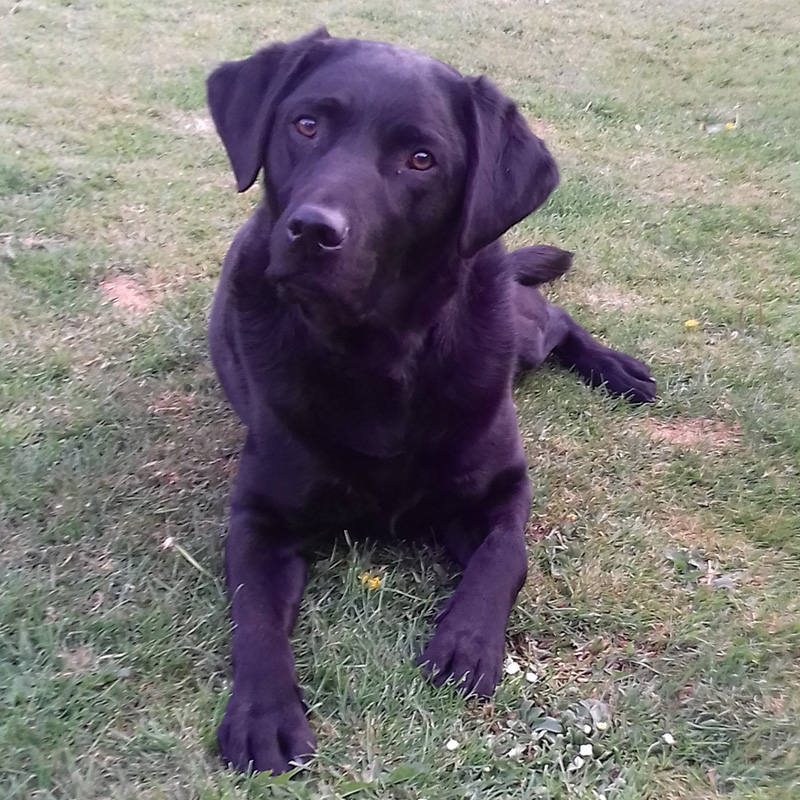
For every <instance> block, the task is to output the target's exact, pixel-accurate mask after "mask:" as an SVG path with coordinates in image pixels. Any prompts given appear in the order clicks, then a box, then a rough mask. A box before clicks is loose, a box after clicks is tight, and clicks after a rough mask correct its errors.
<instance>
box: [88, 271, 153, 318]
mask: <svg viewBox="0 0 800 800" xmlns="http://www.w3.org/2000/svg"><path fill="white" fill-rule="evenodd" d="M100 291H102V293H103V295H104V296H105V298H106V299H107V300H109V301H110V302H111V303H112V304H113V305H114V307H115V308H117V309H119V310H120V311H122V312H125V313H127V314H129V315H131V316H136V317H142V316H144V315H145V314H148V313H149V312H150V311H151V310H152V309H153V306H154V304H155V303H154V300H153V298H152V296H151V295H150V293H149V292H148V291H147V290H146V289H144V288H143V287H142V286H140V285H139V284H138V283H137V282H136V281H135V280H134V279H133V278H131V277H129V276H127V275H118V276H116V277H114V278H108V279H107V280H104V281H103V282H102V283H101V284H100Z"/></svg>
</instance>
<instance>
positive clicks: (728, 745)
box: [0, 0, 800, 800]
mask: <svg viewBox="0 0 800 800" xmlns="http://www.w3.org/2000/svg"><path fill="white" fill-rule="evenodd" d="M0 13H2V14H3V23H2V25H0V51H1V52H2V53H3V58H2V63H0V76H2V82H3V87H4V91H3V98H2V100H1V101H0V102H2V114H0V282H1V285H2V294H0V408H1V409H2V415H1V416H0V464H2V467H1V468H0V534H1V535H2V542H3V547H2V551H0V572H1V573H2V586H3V590H2V593H0V697H2V699H3V703H2V705H1V706H0V708H2V711H0V785H2V786H3V796H4V797H8V798H37V799H38V798H73V799H75V800H84V799H86V800H88V799H89V798H103V797H111V796H113V797H115V798H148V800H149V798H153V799H155V798H201V799H202V800H211V799H212V798H214V799H215V800H216V799H218V798H226V799H227V798H261V797H264V798H266V797H269V798H309V799H310V798H315V799H316V798H345V797H347V798H377V797H381V798H386V797H389V798H397V799H398V800H403V799H404V798H408V800H422V798H428V800H431V798H436V800H448V799H449V798H481V800H484V798H535V797H544V798H567V797H570V798H594V799H595V800H597V799H598V798H600V797H606V798H608V800H611V799H612V798H614V800H634V799H635V800H639V799H640V798H656V799H657V800H662V799H663V800H667V798H678V797H680V798H710V797H717V796H726V797H731V798H737V799H738V800H741V799H743V798H753V799H755V800H759V799H762V798H763V799H764V800H766V799H767V798H768V799H769V800H780V799H781V798H794V797H797V796H798V792H800V690H799V689H798V686H800V666H798V664H800V661H798V658H799V657H800V608H799V607H798V606H800V601H799V600H798V598H800V577H799V576H800V570H798V564H799V562H800V523H799V522H798V519H800V515H799V514H798V512H799V511H800V476H799V475H798V471H799V470H800V433H798V431H800V425H798V412H797V409H798V408H800V352H799V351H798V347H799V345H800V342H799V340H798V331H800V308H798V305H797V297H798V292H799V291H800V249H799V248H798V245H797V241H798V239H797V235H798V222H797V221H798V219H800V204H799V203H798V199H797V198H798V196H800V169H798V164H800V144H798V138H797V135H796V121H797V119H798V118H799V117H800V99H798V95H797V92H796V86H797V84H798V80H799V79H800V66H799V65H798V50H797V44H796V43H797V37H798V33H800V31H799V30H798V28H799V27H800V23H798V20H797V15H796V14H794V13H793V10H792V8H791V7H790V6H789V5H787V4H785V3H778V2H777V1H776V0H753V2H751V3H748V4H744V5H743V4H740V3H734V2H733V0H712V2H710V3H699V2H689V1H688V0H679V2H655V3H648V4H646V5H641V4H639V3H634V2H629V1H628V0H623V2H614V3H612V2H609V1H608V0H587V2H585V3H582V4H579V5H576V4H567V3H560V2H557V0H553V2H549V3H544V2H537V3H532V2H529V0H503V1H502V2H501V0H497V2H490V3H489V2H483V1H482V2H478V0H454V2H452V3H450V4H449V5H444V6H443V5H442V4H441V3H432V2H429V0H413V1H410V2H408V3H405V4H402V5H400V4H389V3H369V4H368V3H366V2H364V1H363V0H339V2H336V3H333V2H329V1H326V0H318V1H316V2H312V1H311V0H304V1H303V2H296V3H288V2H274V3H238V4H233V3H231V4H220V3H211V2H208V0H187V2H185V3H181V4H179V5H177V4H165V3H155V2H153V1H152V0H140V1H138V2H136V3H132V2H113V3H112V2H104V1H103V0H96V1H95V2H84V1H83V0H75V2H66V0H64V1H63V2H56V0H21V1H20V2H15V3H7V4H6V7H5V8H4V9H2V10H0ZM322 22H326V23H327V24H328V25H329V27H330V29H331V30H332V32H333V33H335V34H339V35H345V36H349V35H353V36H364V37H369V38H375V39H385V40H389V41H393V42H397V43H401V44H406V45H409V46H413V47H416V48H418V49H421V50H424V51H427V52H429V53H431V54H433V55H436V56H438V57H440V58H443V59H445V60H447V61H449V62H451V63H453V64H455V65H456V66H458V67H459V68H461V69H462V70H463V71H465V72H480V71H485V72H487V73H489V74H490V75H491V76H492V77H493V78H494V79H495V80H496V81H497V82H498V83H499V84H500V85H501V86H502V87H503V88H504V89H505V90H506V91H507V92H509V93H510V94H512V95H513V96H514V97H515V98H516V99H517V100H518V101H519V103H520V106H521V108H522V109H523V110H524V112H525V113H526V115H527V116H528V117H529V118H530V119H531V121H532V124H533V125H534V126H535V127H536V128H537V130H539V131H540V132H542V134H543V135H544V137H545V138H546V139H547V141H548V143H549V144H550V145H551V148H552V149H553V151H554V153H555V154H556V156H557V158H558V160H559V163H560V164H561V168H562V175H563V181H562V185H561V187H560V188H559V190H558V191H557V193H556V194H555V195H554V197H553V198H552V200H551V201H550V203H549V204H548V205H547V206H546V207H545V208H544V209H543V210H542V211H541V212H539V213H538V214H537V215H535V216H534V217H533V218H532V219H531V220H529V221H526V222H525V223H523V224H522V225H520V226H519V227H518V228H517V229H516V230H515V231H513V232H512V233H511V234H510V235H509V237H508V239H509V242H510V243H511V244H514V245H519V244H523V243H530V242H533V241H546V242H552V243H554V244H559V245H561V246H564V247H568V248H570V249H573V250H575V251H576V252H577V254H578V258H577V264H576V268H575V272H574V274H572V275H570V276H569V277H568V279H567V280H565V281H563V282H561V283H559V284H558V285H557V286H555V287H553V290H552V297H553V298H554V299H555V300H557V301H558V302H559V303H561V304H563V305H564V306H566V307H567V308H569V309H570V311H571V312H573V313H574V315H575V316H576V318H578V319H579V320H580V321H581V322H583V323H584V324H586V325H587V326H588V327H589V328H591V329H592V330H593V331H596V332H597V333H598V335H599V336H601V338H603V339H604V340H606V341H608V342H609V343H613V344H614V345H615V346H618V347H620V348H622V349H626V350H628V351H631V352H633V353H635V354H638V355H639V356H640V357H641V358H642V359H643V360H645V361H647V362H648V363H649V364H650V366H651V367H652V369H653V372H654V373H655V375H656V376H657V377H658V380H659V384H660V387H661V399H660V401H659V403H658V404H657V405H656V406H655V407H653V408H647V409H631V408H629V407H627V406H626V405H625V404H623V403H619V402H615V401H612V400H610V399H609V398H607V397H605V396H603V395H602V394H601V393H597V392H591V391H589V390H588V389H586V388H585V387H583V386H582V385H580V384H579V383H578V382H577V381H576V380H575V379H574V378H573V377H572V376H569V375H566V374H563V373H562V372H559V371H557V370H555V369H545V370H543V371H542V372H540V373H538V374H536V375H533V376H530V377H527V378H525V379H524V380H522V381H521V382H520V383H519V385H518V386H517V388H516V393H517V400H518V408H519V416H520V422H521V425H522V430H523V435H524V437H525V442H526V446H527V450H528V454H529V458H530V468H531V480H532V485H533V488H534V510H533V516H532V523H531V528H530V561H531V571H530V578H529V580H528V583H527V585H526V587H525V588H524V590H523V593H522V595H521V597H520V601H519V603H518V606H517V608H516V610H515V611H514V613H513V616H512V619H511V623H510V628H509V647H510V652H511V653H512V654H513V657H514V658H515V659H516V661H517V662H518V663H519V664H521V665H522V669H521V671H520V672H519V673H518V674H516V675H509V676H507V677H506V679H505V681H504V682H503V684H502V686H501V688H500V690H499V692H498V694H497V696H496V698H495V699H494V702H493V703H491V704H483V705H482V704H478V703H476V702H474V701H467V700H464V699H461V698H458V697H456V696H454V695H453V694H452V693H451V692H450V691H449V690H448V689H444V690H433V689H431V688H430V687H428V686H427V685H426V684H425V683H424V682H423V681H421V680H420V679H419V677H418V676H417V674H416V672H415V670H414V669H413V667H412V665H411V660H412V657H413V655H414V654H415V653H417V652H418V651H419V649H420V645H421V643H422V642H423V641H424V640H425V638H426V636H427V635H428V634H429V632H430V620H431V616H432V614H433V613H434V611H435V609H436V608H437V607H438V605H439V604H440V603H441V601H442V599H443V598H444V597H445V596H446V593H447V592H448V590H449V588H450V587H451V586H452V584H453V581H454V576H453V575H452V574H451V573H450V572H449V571H448V570H447V569H446V568H441V567H438V566H435V565H436V559H435V558H432V557H431V553H429V552H426V551H421V550H415V549H413V548H407V549H386V548H378V547H375V546H372V545H369V544H366V545H362V546H358V547H356V546H352V545H349V544H348V543H347V542H340V543H338V544H337V545H336V547H335V548H334V549H333V550H332V551H331V550H329V551H326V552H323V553H321V554H320V556H319V559H318V560H317V562H316V564H315V565H314V567H313V570H312V578H311V582H310V585H309V589H308V592H307V595H306V599H305V602H304V605H303V610H302V614H301V619H300V622H299V625H298V631H297V635H296V644H297V647H296V650H297V655H298V671H299V675H300V678H301V681H302V683H303V685H304V687H305V689H306V693H307V699H308V701H309V704H310V706H311V709H312V718H313V721H314V726H315V729H316V731H317V734H318V738H319V742H320V749H319V753H318V756H317V758H316V759H315V760H314V761H313V763H312V764H311V765H310V767H309V768H308V769H307V770H305V771H304V772H303V774H302V775H301V776H300V777H299V779H296V780H292V781H287V780H285V779H283V778H279V779H275V778H270V777H267V776H256V777H249V778H247V777H240V776H234V775H232V774H230V773H228V772H226V771H224V770H222V769H221V768H220V766H219V764H218V763H217V760H216V755H215V751H214V730H215V725H216V723H217V722H218V721H219V719H220V717H221V714H222V710H223V708H224V704H225V700H226V697H227V691H228V687H229V683H228V682H229V675H230V672H229V665H228V653H229V627H228V621H227V613H226V600H225V596H224V592H223V589H222V585H221V574H222V571H221V543H222V539H223V535H224V529H225V501H226V495H227V490H228V486H229V483H230V478H231V475H232V470H233V468H234V465H235V457H236V453H237V450H238V447H239V445H240V442H241V431H240V430H239V429H238V427H237V425H236V423H235V421H234V419H233V417H232V414H231V412H230V411H229V410H228V409H227V407H226V405H225V403H224V402H223V400H222V398H221V395H220V392H219V390H218V388H217V386H216V383H215V381H214V378H213V376H212V374H211V371H210V368H209V364H208V358H207V354H206V348H205V340H204V336H205V315H206V309H207V306H208V302H209V299H210V297H211V293H212V291H213V287H214V283H215V279H216V276H217V275H218V270H219V263H220V260H221V257H222V255H223V253H224V250H225V248H226V246H227V244H228V242H229V241H230V239H231V237H232V235H233V233H234V231H235V230H236V228H237V226H238V225H239V224H240V223H241V221H242V220H243V219H244V218H245V217H246V215H247V212H248V209H249V208H250V207H251V204H252V203H253V202H254V197H251V196H245V197H237V196H235V194H234V192H233V181H232V178H231V176H230V175H229V173H228V170H227V165H226V161H225V157H224V153H223V150H222V148H221V146H220V145H219V143H218V142H217V141H216V139H215V137H214V135H213V132H212V130H211V129H210V127H209V123H208V117H207V114H206V112H205V110H204V107H203V103H204V100H203V77H204V75H205V74H206V72H207V71H208V70H209V69H210V68H211V67H212V66H213V65H214V64H216V63H217V62H218V61H220V60H222V59H228V58H233V57H237V56H243V55H245V54H247V53H249V52H250V51H251V50H252V49H254V48H255V47H256V46H258V45H259V44H262V43H264V42H267V41H270V40H273V39H277V38H283V39H287V38H292V37H294V36H295V35H298V34H300V33H302V32H304V31H306V30H308V29H310V28H312V27H314V26H315V25H317V24H320V23H322ZM734 120H735V121H736V127H735V128H733V129H732V130H723V131H721V132H719V133H710V132H709V131H712V130H714V127H713V126H715V125H716V126H719V125H720V124H722V125H724V123H726V122H733V121H734ZM111 297H115V298H117V303H116V304H115V303H112V302H110V300H109V298H111ZM690 318H692V319H697V320H698V321H699V323H700V324H699V326H698V327H697V328H696V329H687V328H685V327H684V322H685V320H687V319H690ZM168 537H172V538H173V539H174V541H176V542H177V543H178V545H179V547H178V548H175V547H173V548H172V549H164V548H163V547H162V544H163V542H164V541H165V540H166V539H167V538H168ZM182 554H183V555H182ZM185 554H188V555H189V556H190V558H188V559H187V558H186V557H184V555H185ZM198 565H199V567H201V569H198V568H197V566H198ZM365 570H373V571H374V574H376V575H377V574H380V576H381V579H382V582H381V586H380V588H378V589H376V590H369V589H368V588H365V587H364V586H363V585H362V582H361V581H360V580H359V575H360V574H361V573H362V572H363V571H365ZM526 673H530V676H529V677H530V680H529V679H528V678H526ZM665 735H666V738H665ZM450 739H453V740H455V741H456V742H458V745H459V746H458V747H457V748H456V749H452V750H449V749H447V748H446V747H445V744H446V743H447V742H448V740H450ZM589 744H591V755H588V754H587V755H584V756H581V752H583V753H585V754H586V753H588V750H587V747H586V746H587V745H589ZM581 748H583V751H582V750H581ZM576 757H578V758H579V760H578V761H576ZM581 759H582V760H581Z"/></svg>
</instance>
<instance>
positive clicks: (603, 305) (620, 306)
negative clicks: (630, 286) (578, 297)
mask: <svg viewBox="0 0 800 800" xmlns="http://www.w3.org/2000/svg"><path fill="white" fill-rule="evenodd" d="M584 299H585V300H586V302H587V303H588V304H589V305H590V306H593V307H595V308H599V309H603V310H608V309H614V310H622V311H630V310H632V309H634V308H641V307H642V306H643V305H646V304H647V301H646V300H645V299H644V298H643V297H642V296H641V295H638V294H636V293H635V292H623V291H622V290H621V289H617V288H615V287H614V286H609V285H597V286H593V287H592V289H591V291H588V292H586V293H585V294H584Z"/></svg>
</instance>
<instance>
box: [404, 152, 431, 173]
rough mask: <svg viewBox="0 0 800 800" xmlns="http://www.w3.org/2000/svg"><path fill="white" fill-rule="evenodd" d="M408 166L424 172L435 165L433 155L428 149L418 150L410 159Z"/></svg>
mask: <svg viewBox="0 0 800 800" xmlns="http://www.w3.org/2000/svg"><path fill="white" fill-rule="evenodd" d="M408 166H409V167H410V168H411V169H418V170H420V171H421V172H424V171H425V170H426V169H430V168H431V167H432V166H433V156H432V155H431V154H430V153H429V152H428V151H427V150H418V151H417V152H416V153H414V155H413V156H411V158H409V159H408Z"/></svg>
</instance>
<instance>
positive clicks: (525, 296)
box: [514, 284, 656, 403]
mask: <svg viewBox="0 0 800 800" xmlns="http://www.w3.org/2000/svg"><path fill="white" fill-rule="evenodd" d="M514 292H515V296H514V304H515V311H516V326H517V348H518V349H517V370H518V371H519V372H524V371H526V370H531V369H535V368H536V367H538V366H539V365H540V364H541V363H542V362H543V361H544V360H545V359H546V358H547V357H548V356H550V357H552V358H553V359H554V360H556V361H557V362H559V363H560V364H562V365H563V366H565V367H567V368H568V369H572V370H574V371H575V372H577V373H578V375H580V376H581V378H583V380H584V381H586V383H588V384H589V385H590V386H605V388H606V390H607V391H608V392H610V393H611V394H615V395H621V396H622V397H625V398H627V399H628V400H630V401H631V402H634V403H652V402H653V400H655V397H656V385H655V381H654V380H653V378H652V377H651V376H650V371H649V370H648V369H647V367H646V366H645V365H644V364H642V362H641V361H637V360H636V359H635V358H632V357H631V356H629V355H626V354H625V353H621V352H619V351H618V350H612V349H611V348H610V347H605V346H604V345H602V344H600V342H598V341H597V340H596V339H595V338H594V337H593V336H592V335H591V334H590V333H589V332H588V331H586V330H584V329H583V328H582V327H581V326H580V325H578V323H577V322H575V320H574V319H572V317H570V315H569V314H567V312H566V311H564V310H563V309H561V308H558V306H554V305H552V304H551V303H548V302H547V301H546V300H545V299H544V297H542V295H541V294H540V293H539V291H538V290H537V289H536V288H535V287H532V286H523V285H521V284H516V286H515V287H514Z"/></svg>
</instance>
